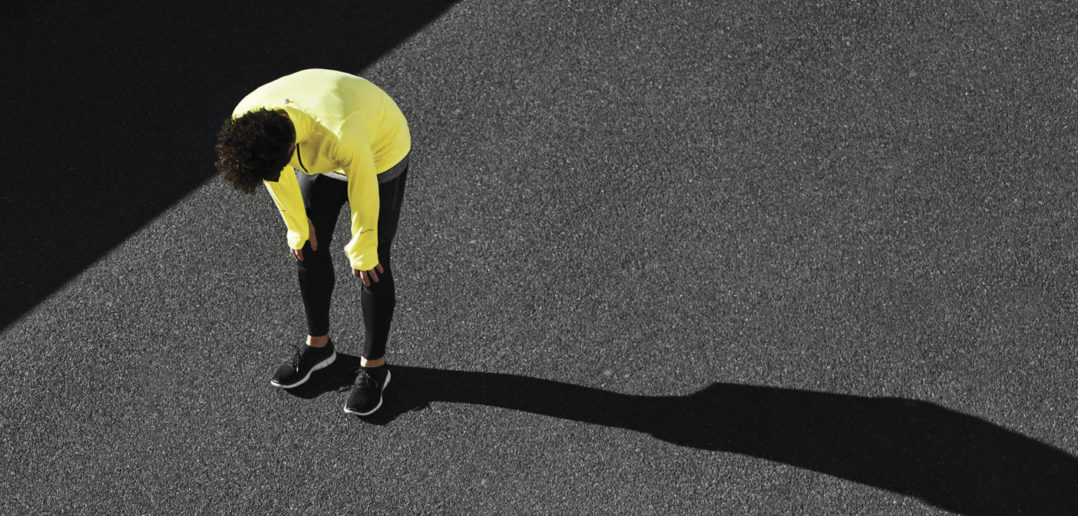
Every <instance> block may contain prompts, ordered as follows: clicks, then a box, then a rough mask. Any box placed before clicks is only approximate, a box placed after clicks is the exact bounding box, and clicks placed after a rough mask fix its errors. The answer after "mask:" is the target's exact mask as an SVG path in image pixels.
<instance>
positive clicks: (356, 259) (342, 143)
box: [337, 116, 378, 271]
mask: <svg viewBox="0 0 1078 516" xmlns="http://www.w3.org/2000/svg"><path fill="white" fill-rule="evenodd" d="M337 145H338V152H339V153H340V159H341V164H342V166H343V169H344V171H345V175H347V176H348V206H349V207H350V209H351V221H352V239H351V240H349V241H348V244H347V245H345V246H344V252H345V254H347V255H348V261H349V262H351V264H352V268H353V269H356V270H361V271H369V270H371V269H373V268H374V266H375V265H378V173H377V171H375V168H374V153H373V152H371V144H370V139H369V138H368V137H367V130H366V128H365V127H364V125H363V119H362V117H360V116H352V117H350V118H349V119H348V120H346V121H345V123H344V124H342V126H341V132H340V135H339V136H338V143H337Z"/></svg>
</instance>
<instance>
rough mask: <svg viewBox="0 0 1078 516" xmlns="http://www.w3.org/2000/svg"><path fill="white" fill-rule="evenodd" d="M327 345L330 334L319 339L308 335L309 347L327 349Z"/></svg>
mask: <svg viewBox="0 0 1078 516" xmlns="http://www.w3.org/2000/svg"><path fill="white" fill-rule="evenodd" d="M326 344H329V334H328V333H327V334H325V335H321V336H318V337H315V336H313V335H308V336H307V345H308V346H310V347H312V348H322V347H325V346H326Z"/></svg>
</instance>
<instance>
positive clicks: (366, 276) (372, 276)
mask: <svg viewBox="0 0 1078 516" xmlns="http://www.w3.org/2000/svg"><path fill="white" fill-rule="evenodd" d="M383 272H385V269H383V268H382V264H380V263H379V264H378V265H375V266H374V268H373V269H371V270H369V271H361V270H359V269H352V275H353V276H355V277H357V278H359V279H361V280H363V286H364V287H369V286H371V282H372V281H373V282H375V283H378V275H379V274H382V273H383Z"/></svg>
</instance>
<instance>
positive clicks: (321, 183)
mask: <svg viewBox="0 0 1078 516" xmlns="http://www.w3.org/2000/svg"><path fill="white" fill-rule="evenodd" d="M297 179H299V185H300V191H301V192H302V193H303V201H304V205H305V207H306V209H307V218H308V219H310V221H311V223H312V224H313V225H314V232H315V236H316V237H317V239H318V249H317V250H315V249H312V248H311V242H310V241H309V240H308V242H307V243H306V244H305V245H304V246H303V261H297V262H296V272H297V276H298V278H299V289H300V295H301V296H302V297H303V309H304V312H305V313H306V316H307V333H308V336H309V337H308V344H315V345H319V344H324V343H325V342H326V341H327V340H328V336H329V306H330V301H331V298H332V295H333V286H334V283H335V281H336V280H335V276H334V273H333V260H332V258H331V257H330V255H331V254H332V253H330V249H331V245H330V244H331V243H332V241H333V229H334V227H335V226H336V225H337V216H338V214H339V213H340V210H341V206H342V205H344V202H345V200H346V199H347V184H346V183H345V182H344V181H338V180H336V179H333V178H329V177H324V176H321V175H316V176H308V175H306V174H303V173H297Z"/></svg>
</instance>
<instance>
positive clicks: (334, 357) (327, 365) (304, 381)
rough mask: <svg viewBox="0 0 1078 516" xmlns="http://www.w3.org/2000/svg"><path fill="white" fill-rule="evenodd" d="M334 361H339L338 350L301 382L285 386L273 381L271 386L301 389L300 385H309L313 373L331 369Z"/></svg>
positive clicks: (313, 368) (308, 373)
mask: <svg viewBox="0 0 1078 516" xmlns="http://www.w3.org/2000/svg"><path fill="white" fill-rule="evenodd" d="M334 360H337V351H336V350H334V351H333V354H332V355H330V356H329V358H327V359H325V360H323V361H321V362H319V363H317V364H315V365H314V367H312V368H311V370H310V371H307V374H306V375H305V376H304V377H303V378H302V379H300V381H298V382H296V383H293V384H291V385H285V384H283V383H277V382H275V381H273V380H270V385H272V386H274V387H280V388H282V389H291V388H293V387H299V386H300V385H303V384H305V383H307V380H308V379H310V377H311V373H313V372H315V371H317V370H319V369H325V368H327V367H329V366H330V364H332V363H333V361H334Z"/></svg>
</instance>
